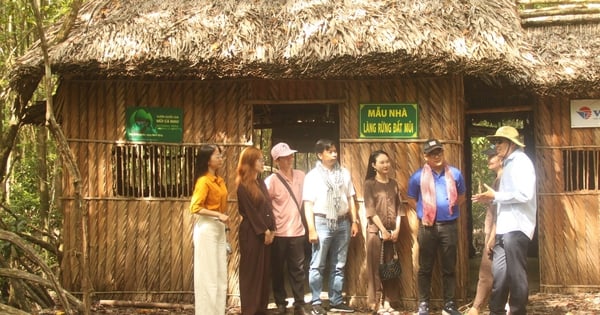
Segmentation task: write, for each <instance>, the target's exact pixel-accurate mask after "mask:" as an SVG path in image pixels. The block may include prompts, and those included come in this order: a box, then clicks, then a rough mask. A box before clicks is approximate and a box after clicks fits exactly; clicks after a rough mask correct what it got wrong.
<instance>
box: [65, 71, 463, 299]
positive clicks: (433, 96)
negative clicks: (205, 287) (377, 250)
mask: <svg viewBox="0 0 600 315" xmlns="http://www.w3.org/2000/svg"><path fill="white" fill-rule="evenodd" d="M462 85H463V83H462V79H461V78H460V77H450V78H423V79H411V80H389V81H359V80H357V81H293V80H286V81H265V80H257V81H181V82H175V81H163V82H161V81H119V80H108V81H85V80H81V81H78V80H64V81H63V82H62V84H61V85H60V87H59V89H58V92H57V106H58V107H59V108H60V113H61V116H62V117H63V118H62V121H63V128H64V130H65V134H66V136H67V138H68V139H69V143H70V146H71V149H72V150H73V152H74V154H75V156H76V159H77V161H78V163H79V167H80V170H81V172H82V187H83V198H84V211H88V214H89V221H88V224H89V233H88V240H89V253H90V263H91V264H90V278H91V282H92V285H93V289H94V292H95V294H96V297H97V298H114V299H132V300H151V301H166V302H172V301H177V302H191V301H192V293H193V284H192V251H193V249H192V243H191V230H192V224H193V217H192V215H190V214H189V212H188V207H189V200H188V198H125V197H116V196H115V195H114V193H113V187H114V186H115V182H114V179H113V176H112V174H113V171H112V167H113V165H112V163H113V157H112V150H113V148H114V147H115V145H117V144H120V143H124V142H125V139H124V137H125V127H124V126H125V115H124V113H125V109H126V107H128V106H147V107H175V108H181V109H183V117H184V134H183V142H184V144H200V143H206V142H218V143H222V144H223V145H224V146H225V156H226V166H225V170H224V174H223V176H224V177H225V179H226V182H227V186H228V187H229V190H230V191H229V213H230V214H231V215H232V217H233V218H234V226H235V225H237V224H238V223H239V220H240V218H239V216H238V215H237V205H236V200H235V186H234V178H235V167H236V164H237V160H238V157H239V152H240V151H241V149H242V148H243V147H244V146H245V145H247V142H248V141H249V140H251V135H252V104H254V103H269V102H273V103H278V102H285V101H292V102H299V103H302V102H311V101H316V102H318V101H324V100H325V101H326V100H335V101H336V102H338V105H339V111H340V112H339V114H340V152H341V158H342V164H343V165H345V166H346V167H348V168H349V169H350V171H351V173H352V175H353V182H354V184H355V186H356V191H357V202H358V205H359V209H360V215H361V219H362V221H363V222H365V217H364V208H363V206H362V200H363V196H362V184H363V178H364V175H365V167H366V165H365V164H366V162H367V160H368V156H369V154H370V152H371V151H373V150H377V149H384V150H386V151H387V152H389V153H390V155H391V157H392V159H393V160H394V161H395V174H394V175H395V178H396V179H397V181H398V182H399V185H400V190H401V192H402V193H403V197H405V192H406V186H407V182H408V178H409V176H410V175H411V174H412V172H414V171H415V170H417V169H418V168H419V167H420V166H422V163H423V159H422V154H421V146H422V142H423V141H424V140H425V139H428V138H431V137H435V138H439V139H441V140H443V141H445V142H446V143H447V146H446V158H447V159H448V161H449V162H450V163H451V164H453V165H455V166H457V167H459V168H462V166H463V165H462V161H463V156H462V154H463V126H464V123H463V112H464V109H463V107H464V106H463V103H464V102H463V99H464V98H463V92H462V91H463V86H462ZM405 102H416V103H418V104H419V118H420V121H419V139H410V140H370V139H369V140H365V139H358V134H359V132H358V128H359V122H358V120H359V116H358V115H359V110H358V109H359V106H358V105H359V104H360V103H405ZM282 106H292V105H282ZM294 106H301V105H297V104H296V105H294ZM71 180H72V179H71V178H70V177H69V176H68V174H67V175H65V181H64V183H65V184H64V186H65V190H64V198H63V200H64V202H65V219H64V220H65V229H64V230H65V232H64V244H65V253H66V254H65V257H64V259H63V261H62V268H63V273H62V279H63V283H64V285H65V286H66V288H68V289H70V290H73V291H77V290H80V289H81V288H80V283H81V268H80V267H81V265H80V264H81V262H80V260H79V259H80V255H79V252H80V248H81V245H80V244H81V240H80V239H81V238H80V235H81V234H80V233H81V232H80V231H79V226H78V225H77V222H78V217H79V216H80V215H81V214H80V213H77V212H76V211H75V198H74V191H73V188H72V183H71ZM463 211H464V209H463ZM460 225H461V231H463V232H464V233H461V234H462V236H461V239H460V244H459V254H458V256H459V257H458V266H457V300H458V301H466V293H467V276H468V275H467V268H468V247H467V233H466V217H465V216H463V217H462V218H461V220H460ZM364 228H365V226H364V225H363V227H362V229H363V233H362V234H360V235H359V236H358V237H356V238H354V239H353V240H352V243H351V249H350V252H349V257H350V258H349V262H348V266H347V283H346V292H347V294H348V296H350V297H351V303H352V304H356V305H364V303H365V302H366V273H365V266H366V262H365V248H364V246H365V242H364ZM417 228H418V220H417V218H416V215H415V213H414V211H411V210H409V211H408V216H407V219H406V220H404V221H403V225H402V233H401V236H400V238H401V243H402V252H401V257H402V258H401V259H402V264H403V275H402V278H401V282H402V287H403V291H402V298H403V299H404V300H405V302H406V303H407V304H408V305H407V307H413V306H415V305H416V298H417V288H416V283H417V281H416V272H417V264H418V256H417V253H418V246H417V243H416V235H417ZM230 237H231V243H232V247H233V250H234V253H233V254H232V256H230V262H229V270H230V273H229V294H230V301H229V302H230V303H231V304H236V303H237V302H238V300H237V294H238V288H237V282H238V274H237V270H238V268H237V267H238V264H239V252H238V251H237V234H236V229H235V227H234V228H233V229H232V231H231V233H230ZM433 283H434V285H433V288H434V295H433V296H434V300H433V302H434V303H435V302H437V301H440V300H441V274H440V272H439V270H438V271H436V272H435V274H434V282H433Z"/></svg>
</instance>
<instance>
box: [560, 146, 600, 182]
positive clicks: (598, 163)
mask: <svg viewBox="0 0 600 315" xmlns="http://www.w3.org/2000/svg"><path fill="white" fill-rule="evenodd" d="M562 155H563V169H564V170H565V172H564V179H563V182H564V187H563V188H564V190H565V191H566V192H570V191H578V190H600V150H597V149H596V150H583V149H566V150H562Z"/></svg>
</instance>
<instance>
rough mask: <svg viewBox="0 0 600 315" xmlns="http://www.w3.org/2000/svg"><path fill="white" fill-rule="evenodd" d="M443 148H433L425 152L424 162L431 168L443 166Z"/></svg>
mask: <svg viewBox="0 0 600 315" xmlns="http://www.w3.org/2000/svg"><path fill="white" fill-rule="evenodd" d="M444 161H445V160H444V149H435V150H433V151H431V152H429V153H425V162H427V164H429V166H430V167H431V168H433V169H441V168H442V167H443V166H444Z"/></svg>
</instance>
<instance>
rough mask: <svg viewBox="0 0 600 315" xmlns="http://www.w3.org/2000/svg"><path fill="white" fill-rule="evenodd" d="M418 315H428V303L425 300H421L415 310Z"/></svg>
mask: <svg viewBox="0 0 600 315" xmlns="http://www.w3.org/2000/svg"><path fill="white" fill-rule="evenodd" d="M417 314H419V315H429V304H428V303H427V302H421V304H419V310H418V311H417Z"/></svg>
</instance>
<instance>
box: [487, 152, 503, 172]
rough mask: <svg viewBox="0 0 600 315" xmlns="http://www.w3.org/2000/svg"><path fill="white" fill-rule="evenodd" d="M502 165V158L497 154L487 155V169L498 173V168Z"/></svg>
mask: <svg viewBox="0 0 600 315" xmlns="http://www.w3.org/2000/svg"><path fill="white" fill-rule="evenodd" d="M501 167H502V160H501V159H500V157H498V155H493V156H490V157H488V169H490V170H492V171H494V172H496V173H498V171H499V170H500V168H501Z"/></svg>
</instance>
